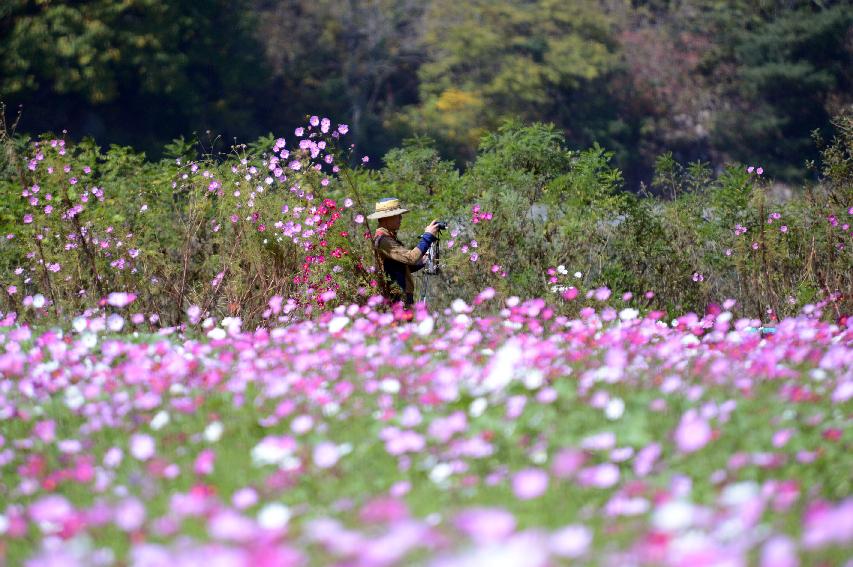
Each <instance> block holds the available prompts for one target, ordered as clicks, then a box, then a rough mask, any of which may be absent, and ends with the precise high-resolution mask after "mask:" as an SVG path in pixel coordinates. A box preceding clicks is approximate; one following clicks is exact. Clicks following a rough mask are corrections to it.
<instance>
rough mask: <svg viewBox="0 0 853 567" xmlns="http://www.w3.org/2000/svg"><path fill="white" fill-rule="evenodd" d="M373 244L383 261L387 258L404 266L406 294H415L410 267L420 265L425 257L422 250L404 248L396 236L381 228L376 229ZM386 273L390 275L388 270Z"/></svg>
mask: <svg viewBox="0 0 853 567" xmlns="http://www.w3.org/2000/svg"><path fill="white" fill-rule="evenodd" d="M373 242H374V245H375V246H376V248H377V249H378V250H379V256H380V257H381V258H382V259H383V261H384V259H385V258H389V259H391V260H396V261H397V262H399V263H400V264H403V268H404V269H405V277H406V280H405V281H406V287H405V290H404V291H405V292H406V293H414V292H415V282H414V280H413V279H412V271H411V268H410V266H416V265H418V264H419V263H420V259H421V258H422V257H423V252H421V250H420V248H418V247H415V248H412V249H411V250H410V249H408V248H406V247H405V246H403V243H402V242H400V241H399V240H397V235H396V234H394V233H392V232H391V231H390V230H388V229H387V228H383V227H381V226H380V227H379V228H378V229H376V235H375V236H374V239H373ZM386 273H388V272H387V270H386ZM389 276H390V274H389ZM392 279H393V278H392Z"/></svg>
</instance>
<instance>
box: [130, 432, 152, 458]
mask: <svg viewBox="0 0 853 567" xmlns="http://www.w3.org/2000/svg"><path fill="white" fill-rule="evenodd" d="M154 451H155V445H154V439H153V438H152V437H151V436H150V435H147V434H145V433H134V434H133V435H132V436H131V437H130V454H131V455H133V457H134V458H135V459H137V460H140V461H147V460H148V459H150V458H151V457H153V456H154Z"/></svg>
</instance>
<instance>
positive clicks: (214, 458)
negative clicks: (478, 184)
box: [0, 290, 853, 567]
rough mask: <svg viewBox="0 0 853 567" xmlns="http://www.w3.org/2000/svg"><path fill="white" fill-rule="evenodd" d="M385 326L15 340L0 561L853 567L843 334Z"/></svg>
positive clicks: (643, 325) (2, 344) (379, 318)
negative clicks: (851, 564)
mask: <svg viewBox="0 0 853 567" xmlns="http://www.w3.org/2000/svg"><path fill="white" fill-rule="evenodd" d="M374 306H375V302H367V303H366V304H365V305H361V306H358V305H350V306H347V305H341V306H338V307H337V308H335V309H334V310H332V311H329V312H326V313H322V314H320V315H319V316H317V317H315V318H314V319H312V320H308V321H303V322H296V323H293V324H290V325H288V326H284V327H280V328H276V327H275V326H274V325H273V326H272V327H270V328H268V329H267V328H260V329H259V330H243V329H241V321H240V320H239V319H237V318H225V319H223V320H222V321H221V322H220V324H218V325H217V324H215V323H213V322H212V321H207V322H206V323H202V324H201V325H193V324H190V325H188V326H187V328H186V332H185V334H181V333H173V334H171V335H166V334H165V333H160V334H157V333H152V332H150V331H149V330H147V329H148V328H147V327H145V328H144V329H143V328H142V327H139V331H138V332H136V331H134V328H135V327H134V323H133V322H132V321H131V320H130V316H129V315H127V314H125V313H124V311H125V310H123V309H115V310H113V313H112V314H111V315H110V316H109V317H107V316H105V314H104V312H103V311H100V312H96V314H94V315H91V316H90V317H88V318H84V317H80V318H77V319H75V320H74V322H73V326H72V328H71V329H69V330H67V331H65V332H62V331H59V330H44V329H43V330H40V331H35V330H31V329H30V328H29V327H26V326H21V325H19V324H18V323H14V322H13V320H11V319H8V318H7V320H6V321H5V322H4V326H3V327H0V475H2V476H0V562H4V561H5V563H7V564H9V565H22V564H23V565H31V566H47V565H50V566H54V565H81V566H82V565H86V566H90V565H133V566H145V567H155V566H167V565H169V566H172V565H180V566H184V565H187V566H188V565H207V566H214V565H216V566H232V565H233V566H236V565H254V566H274V565H275V566H281V565H318V564H335V565H350V566H385V565H428V566H442V567H450V566H462V565H465V566H468V565H470V566H474V565H501V566H515V565H517V566H545V565H559V564H564V563H582V564H596V565H676V566H685V567H686V566H702V565H730V566H738V565H749V564H755V565H762V566H768V567H769V566H773V567H786V566H795V565H845V564H847V565H849V564H850V563H849V562H850V560H851V554H853V497H851V488H853V475H851V471H853V456H851V450H850V448H851V447H850V444H851V430H850V429H851V413H853V412H851V409H853V401H851V400H853V349H851V341H853V330H851V328H850V327H849V326H847V327H844V326H841V325H840V324H831V323H827V322H825V321H822V320H821V317H820V313H819V309H817V308H813V307H812V308H810V309H807V310H806V312H804V313H803V314H801V315H800V316H798V317H795V318H785V319H783V320H781V321H780V322H779V323H778V325H777V327H776V331H775V333H772V334H767V335H764V334H762V333H761V332H758V331H757V330H756V329H755V327H757V326H758V325H759V322H758V321H754V320H749V319H741V318H739V315H737V313H738V311H737V305H734V302H731V301H730V302H727V303H726V304H725V305H724V307H723V308H722V309H721V310H719V311H718V312H716V313H710V314H708V315H705V316H704V317H699V316H696V315H687V316H684V317H680V318H677V319H675V320H672V321H664V320H661V319H662V318H663V315H662V313H660V312H655V311H652V312H650V313H649V314H647V315H644V316H643V315H640V314H639V313H638V312H637V311H635V310H633V309H624V310H622V311H617V310H616V309H614V308H612V307H607V306H605V305H604V304H603V303H602V304H596V307H595V308H593V307H586V308H584V309H582V310H581V311H580V315H579V316H578V317H577V318H569V317H567V316H563V315H558V314H557V313H556V312H555V311H554V310H553V309H552V308H551V307H549V306H548V305H547V304H546V303H545V302H544V301H543V300H528V301H520V300H518V299H517V298H514V297H511V298H509V299H507V300H502V299H500V298H498V297H493V293H492V292H491V291H490V290H486V291H484V292H482V293H481V294H480V295H479V296H477V297H476V299H474V300H473V301H472V302H471V304H470V305H469V304H466V303H465V302H463V301H462V300H457V301H456V302H454V303H453V305H452V308H450V309H448V310H447V311H446V312H445V313H443V314H440V313H429V312H427V311H426V310H423V309H421V310H419V311H416V313H415V315H414V318H413V319H412V320H411V321H406V320H401V319H399V318H398V317H396V316H395V314H393V313H390V312H386V311H383V310H380V309H374ZM45 329H46V327H45ZM118 331H121V332H120V333H119V332H118ZM845 562H847V563H845Z"/></svg>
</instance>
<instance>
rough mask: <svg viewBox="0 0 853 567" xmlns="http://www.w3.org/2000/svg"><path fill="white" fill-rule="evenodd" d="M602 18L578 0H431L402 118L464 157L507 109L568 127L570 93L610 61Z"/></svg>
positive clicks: (596, 7) (612, 52)
mask: <svg viewBox="0 0 853 567" xmlns="http://www.w3.org/2000/svg"><path fill="white" fill-rule="evenodd" d="M612 24H613V22H612V19H611V18H610V16H609V15H608V13H606V12H605V11H603V10H601V5H600V3H598V2H591V1H588V0H572V1H564V0H531V1H520V0H514V1H511V2H492V1H489V0H474V1H471V2H458V1H456V0H434V1H433V2H431V3H430V4H429V7H428V9H427V12H426V14H425V19H424V27H425V35H424V41H425V49H426V54H427V57H428V61H427V62H426V63H424V65H422V67H421V69H420V73H419V76H420V81H421V82H420V96H421V102H420V105H419V106H417V107H416V108H413V109H412V110H411V111H409V112H407V113H406V114H405V116H404V120H405V122H407V123H408V124H409V126H410V127H411V128H413V129H414V130H415V131H421V132H425V133H427V134H429V135H431V136H434V137H436V138H437V139H439V140H443V141H445V142H446V143H449V144H451V145H452V146H454V147H456V148H457V149H458V150H459V151H462V152H464V154H465V155H467V156H469V157H470V156H472V155H473V152H474V150H475V149H476V143H477V141H478V138H479V136H480V134H481V133H482V132H483V131H485V130H488V129H490V128H493V127H494V126H495V125H496V124H498V123H500V122H501V121H502V120H503V119H505V118H508V117H520V118H522V119H524V120H536V119H541V118H546V119H550V120H554V121H555V122H557V123H558V124H559V125H561V126H562V127H564V128H568V129H569V131H570V133H571V130H572V129H573V124H572V122H573V119H574V116H573V115H572V106H573V102H574V101H573V100H572V97H573V95H574V94H576V93H578V92H580V91H581V89H582V88H583V87H584V86H585V85H588V84H590V83H592V82H594V81H595V80H596V79H599V78H601V77H603V76H605V75H606V74H607V73H608V71H609V70H611V69H612V68H613V66H614V65H615V63H616V61H617V55H616V43H615V41H614V38H613V36H612V31H613V30H612V27H613V26H612Z"/></svg>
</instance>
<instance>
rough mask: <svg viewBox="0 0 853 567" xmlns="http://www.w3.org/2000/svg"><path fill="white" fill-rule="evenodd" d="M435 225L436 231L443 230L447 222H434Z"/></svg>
mask: <svg viewBox="0 0 853 567" xmlns="http://www.w3.org/2000/svg"><path fill="white" fill-rule="evenodd" d="M435 224H436V225H438V230H445V229H446V228H447V221H435Z"/></svg>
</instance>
